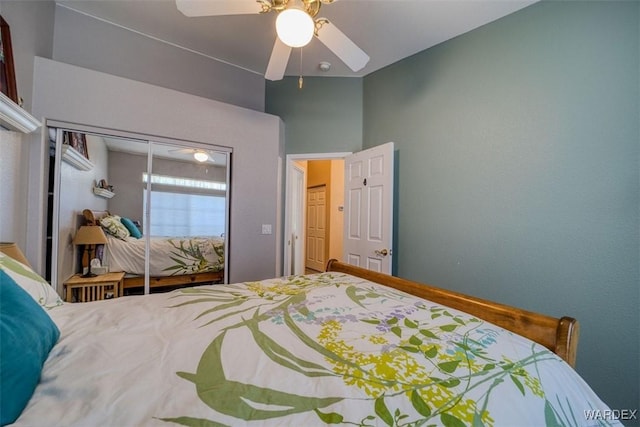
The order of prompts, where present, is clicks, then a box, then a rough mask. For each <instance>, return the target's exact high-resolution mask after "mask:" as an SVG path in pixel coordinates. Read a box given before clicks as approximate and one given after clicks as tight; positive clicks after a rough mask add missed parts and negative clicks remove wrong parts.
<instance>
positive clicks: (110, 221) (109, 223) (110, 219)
mask: <svg viewBox="0 0 640 427" xmlns="http://www.w3.org/2000/svg"><path fill="white" fill-rule="evenodd" d="M100 225H101V226H102V228H103V229H104V231H106V232H107V233H109V234H111V235H112V236H113V237H117V238H118V239H125V238H127V237H129V235H130V234H129V230H127V227H125V226H124V225H123V224H122V223H121V222H120V217H119V216H118V215H111V216H107V217H104V218H102V219H101V220H100Z"/></svg>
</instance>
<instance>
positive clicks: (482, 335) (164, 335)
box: [16, 273, 608, 426]
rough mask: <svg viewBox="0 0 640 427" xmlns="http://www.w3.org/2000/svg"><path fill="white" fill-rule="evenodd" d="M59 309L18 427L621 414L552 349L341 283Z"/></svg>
mask: <svg viewBox="0 0 640 427" xmlns="http://www.w3.org/2000/svg"><path fill="white" fill-rule="evenodd" d="M49 313H50V315H51V316H52V318H53V319H54V320H55V321H56V323H57V324H58V326H59V327H60V330H61V333H62V335H61V338H60V341H59V342H58V344H56V346H55V347H54V349H53V350H52V352H51V354H50V356H49V359H48V360H47V362H46V364H45V367H44V371H43V374H42V378H41V383H40V385H39V386H38V388H37V389H36V392H35V394H34V397H33V398H32V400H31V401H30V403H29V405H28V406H27V408H26V409H25V411H24V412H23V414H22V416H21V417H20V418H19V419H18V421H17V423H16V424H17V425H43V424H52V425H53V424H55V425H65V426H90V425H91V426H98V425H102V426H107V425H121V426H124V425H127V426H133V425H145V426H146V425H163V426H167V425H185V426H223V425H228V426H237V425H260V426H262V425H276V426H285V425H292V426H316V425H327V424H343V425H347V424H348V425H360V426H371V425H381V426H385V425H386V426H396V425H397V426H405V425H406V426H420V425H424V426H431V425H443V426H462V425H474V426H493V425H495V426H515V425H518V426H520V425H535V426H543V425H553V426H556V425H598V422H595V421H594V420H589V419H587V418H588V414H592V413H595V412H594V411H595V410H600V411H605V410H607V409H608V408H607V406H606V405H605V404H604V403H603V402H602V401H601V400H600V399H599V398H598V396H597V395H596V394H595V393H594V392H593V391H592V390H591V389H590V388H589V386H588V385H587V384H586V383H585V382H584V381H583V380H582V379H581V378H580V376H579V375H578V374H577V373H576V372H575V371H574V370H573V369H572V368H571V367H570V366H569V365H567V364H566V363H565V362H564V361H562V360H561V359H560V358H558V357H557V356H556V355H554V354H553V353H551V352H549V351H548V350H546V349H545V348H543V347H541V346H539V345H537V344H534V343H533V342H531V341H529V340H527V339H525V338H522V337H520V336H518V335H515V334H513V333H511V332H508V331H505V330H503V329H501V328H499V327H497V326H495V325H492V324H489V323H487V322H484V321H482V320H480V319H477V318H475V317H473V316H470V315H467V314H465V313H462V312H460V311H456V310H453V309H450V308H447V307H444V306H441V305H438V304H435V303H432V302H429V301H425V300H423V299H419V298H416V297H413V296H410V295H407V294H404V293H402V292H399V291H396V290H393V289H390V288H386V287H383V286H379V285H377V284H374V283H371V282H367V281H364V280H362V279H359V278H356V277H353V276H349V275H345V274H341V273H322V274H318V275H309V276H295V277H285V278H281V279H270V280H265V281H260V282H250V283H241V284H233V285H214V286H201V287H195V288H186V289H180V290H177V291H173V292H171V293H167V294H152V295H147V296H131V297H124V298H118V299H115V300H111V301H99V302H95V303H85V304H64V305H63V306H61V307H57V308H54V309H52V310H50V311H49ZM43 420H47V421H46V422H45V421H43ZM49 421H50V423H49ZM599 423H600V424H602V423H604V422H603V421H599Z"/></svg>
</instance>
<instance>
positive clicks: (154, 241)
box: [102, 236, 224, 277]
mask: <svg viewBox="0 0 640 427" xmlns="http://www.w3.org/2000/svg"><path fill="white" fill-rule="evenodd" d="M107 239H108V243H107V244H106V245H105V252H104V255H103V260H102V263H103V264H104V265H107V266H109V271H124V272H126V273H129V274H136V275H144V257H145V251H146V249H145V244H146V243H145V239H135V238H133V237H127V238H125V239H118V238H116V237H113V236H107ZM222 269H224V239H223V238H222V237H183V238H181V237H152V238H151V239H150V250H149V274H150V275H151V276H155V277H157V276H179V275H184V274H193V273H207V272H216V271H220V270H222Z"/></svg>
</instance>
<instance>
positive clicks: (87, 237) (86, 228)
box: [73, 225, 107, 277]
mask: <svg viewBox="0 0 640 427" xmlns="http://www.w3.org/2000/svg"><path fill="white" fill-rule="evenodd" d="M104 243H107V236H105V235H104V231H102V228H101V227H100V226H99V225H83V226H82V227H80V229H79V230H78V232H77V233H76V236H75V237H74V238H73V244H74V245H76V246H80V245H84V249H85V251H87V252H88V255H89V269H88V270H87V273H86V274H83V275H82V277H95V276H97V274H95V273H92V272H91V258H92V254H93V251H94V250H95V245H101V244H104Z"/></svg>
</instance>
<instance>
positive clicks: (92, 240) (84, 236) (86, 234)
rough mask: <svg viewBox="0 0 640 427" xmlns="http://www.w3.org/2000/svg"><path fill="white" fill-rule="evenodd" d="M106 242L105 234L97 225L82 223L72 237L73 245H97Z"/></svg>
mask: <svg viewBox="0 0 640 427" xmlns="http://www.w3.org/2000/svg"><path fill="white" fill-rule="evenodd" d="M102 243H107V236H105V235H104V231H102V228H101V227H100V226H98V225H83V226H82V227H80V229H79V230H78V232H77V233H76V237H74V238H73V244H74V245H99V244H102Z"/></svg>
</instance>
